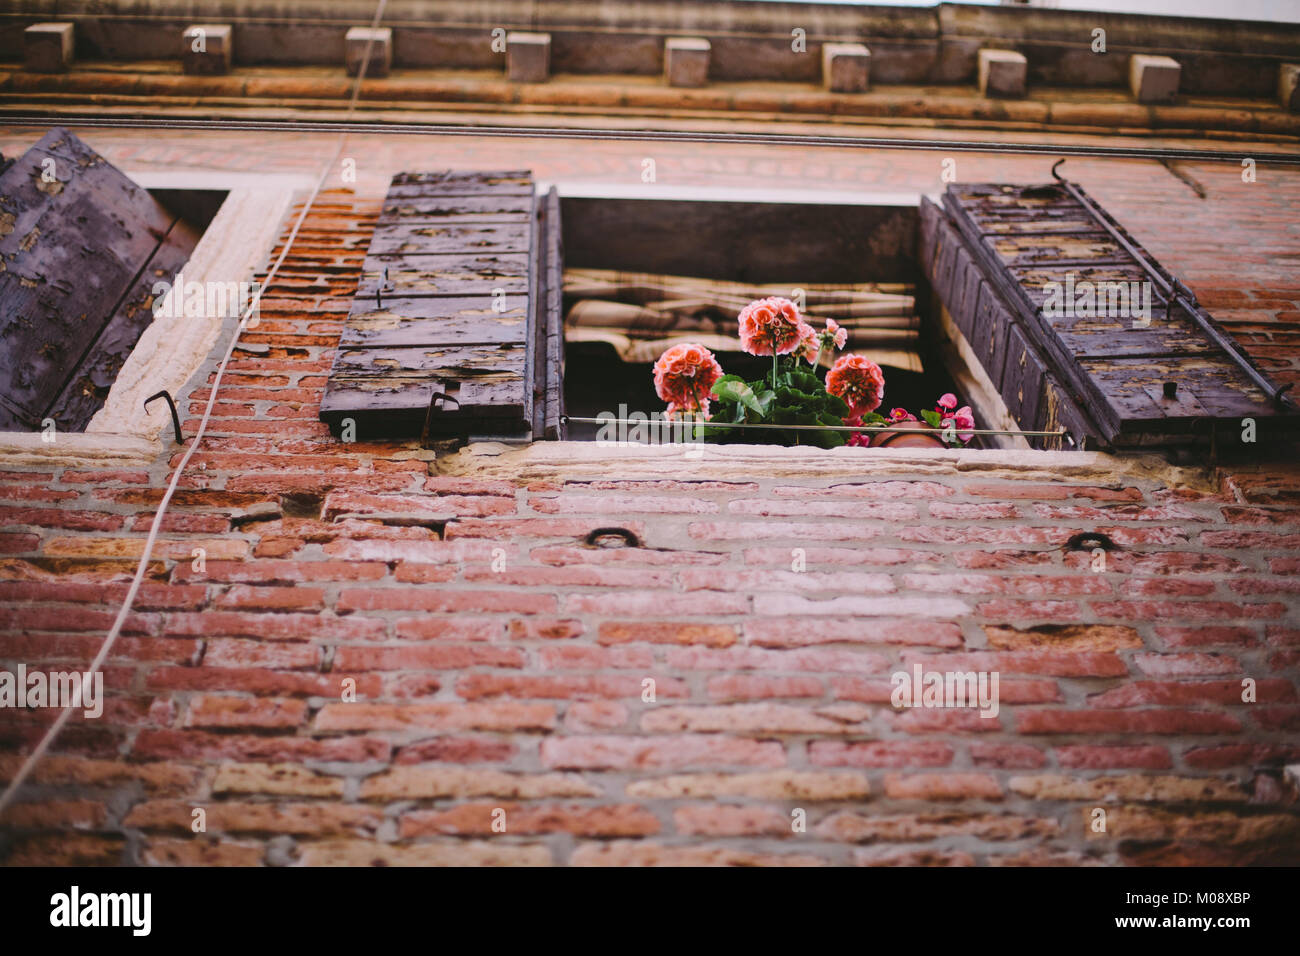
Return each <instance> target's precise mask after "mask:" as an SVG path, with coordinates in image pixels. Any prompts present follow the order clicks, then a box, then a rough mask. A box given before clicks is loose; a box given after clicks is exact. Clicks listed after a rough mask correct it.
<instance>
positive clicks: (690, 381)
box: [654, 343, 722, 418]
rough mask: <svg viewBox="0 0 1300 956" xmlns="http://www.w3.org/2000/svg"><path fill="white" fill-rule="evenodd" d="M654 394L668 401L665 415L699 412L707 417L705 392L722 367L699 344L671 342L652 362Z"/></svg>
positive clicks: (711, 386) (720, 375)
mask: <svg viewBox="0 0 1300 956" xmlns="http://www.w3.org/2000/svg"><path fill="white" fill-rule="evenodd" d="M654 375H655V393H656V394H657V395H658V396H659V397H660V398H661V399H663V400H664V401H665V402H667V403H668V411H667V415H668V417H669V418H672V417H674V416H675V415H677V414H678V413H681V412H699V413H700V415H702V416H703V417H705V418H708V417H709V397H708V396H709V392H710V389H712V388H713V383H714V382H716V381H717V380H718V379H720V378H722V366H721V365H719V364H718V360H717V359H716V358H714V357H713V353H712V352H710V351H709V350H708V349H706V348H705V347H704V346H703V345H696V344H694V343H684V344H682V345H674V346H673V347H672V348H670V349H669V350H668V351H666V352H664V354H663V355H661V356H659V361H657V362H655V366H654Z"/></svg>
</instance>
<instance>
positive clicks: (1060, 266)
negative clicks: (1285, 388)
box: [939, 184, 1297, 445]
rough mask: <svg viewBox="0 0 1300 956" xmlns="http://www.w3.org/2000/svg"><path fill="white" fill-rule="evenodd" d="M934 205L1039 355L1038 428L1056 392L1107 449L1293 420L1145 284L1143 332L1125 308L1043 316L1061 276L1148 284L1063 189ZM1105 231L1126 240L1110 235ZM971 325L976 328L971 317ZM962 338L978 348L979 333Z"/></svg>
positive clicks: (961, 191)
mask: <svg viewBox="0 0 1300 956" xmlns="http://www.w3.org/2000/svg"><path fill="white" fill-rule="evenodd" d="M1080 192H1081V193H1082V191H1080ZM1084 195H1085V197H1086V194H1084ZM944 205H945V208H946V209H947V211H948V213H949V215H950V216H951V218H952V221H953V223H954V224H955V226H956V227H957V231H958V232H959V233H960V235H961V237H962V238H963V240H964V242H965V243H966V245H967V246H968V247H969V248H970V249H971V250H972V252H973V253H974V255H975V258H976V260H977V261H978V262H979V265H980V268H981V269H982V271H983V272H984V274H985V276H986V277H987V278H988V280H989V282H990V283H991V286H992V287H993V288H996V289H997V290H998V292H999V293H1000V295H1001V296H1002V298H1004V299H1005V300H1006V301H1007V302H1009V303H1010V304H1012V306H1013V307H1014V310H1015V312H1016V313H1017V316H1016V319H1017V321H1018V322H1019V323H1020V324H1022V325H1023V329H1022V331H1023V333H1024V335H1023V336H1022V338H1025V339H1026V340H1032V341H1033V342H1034V343H1036V344H1037V345H1038V346H1040V347H1041V348H1042V349H1043V351H1044V354H1045V357H1046V359H1047V362H1048V366H1049V368H1050V369H1051V370H1052V371H1051V375H1050V376H1049V381H1050V382H1052V383H1056V384H1055V388H1056V389H1057V393H1056V394H1055V395H1054V397H1053V400H1052V401H1046V402H1045V403H1044V404H1043V412H1042V417H1044V421H1045V427H1048V428H1051V427H1055V425H1053V424H1052V422H1059V421H1060V420H1061V417H1062V416H1061V415H1058V414H1056V413H1055V412H1054V411H1053V409H1052V408H1049V406H1051V405H1052V404H1053V401H1055V399H1056V398H1059V397H1060V396H1061V395H1062V394H1063V393H1064V391H1065V390H1066V389H1067V388H1068V390H1069V391H1070V392H1073V393H1074V394H1075V395H1078V396H1080V397H1081V398H1082V404H1083V405H1084V406H1085V407H1086V408H1087V409H1088V410H1089V411H1090V413H1091V416H1090V417H1092V418H1093V419H1094V421H1095V425H1096V428H1097V429H1098V430H1099V433H1100V435H1101V437H1102V438H1103V439H1104V440H1105V441H1106V442H1107V443H1111V444H1119V445H1128V444H1132V445H1141V444H1148V443H1153V442H1157V443H1158V442H1159V441H1161V440H1162V439H1161V437H1160V436H1162V435H1164V436H1170V435H1173V436H1186V435H1187V434H1188V433H1189V432H1190V431H1191V430H1192V428H1193V426H1194V425H1196V424H1197V423H1201V422H1203V419H1205V418H1206V417H1207V416H1208V417H1211V418H1217V419H1223V420H1226V419H1232V423H1233V424H1234V425H1235V424H1237V423H1239V421H1240V419H1241V418H1243V417H1260V418H1273V419H1280V420H1285V421H1287V422H1290V423H1295V422H1296V420H1297V419H1296V415H1295V413H1294V411H1293V410H1291V409H1287V410H1285V411H1282V410H1279V409H1278V408H1277V407H1276V406H1275V405H1274V403H1273V401H1272V400H1271V399H1270V397H1269V396H1268V395H1267V394H1266V393H1265V392H1264V391H1263V390H1262V389H1261V388H1260V387H1259V386H1258V385H1256V384H1255V382H1254V381H1253V380H1252V378H1251V376H1250V374H1248V373H1247V371H1246V370H1245V369H1244V368H1243V367H1242V366H1241V365H1239V364H1238V363H1237V361H1236V360H1235V359H1234V358H1233V357H1232V356H1230V355H1229V354H1228V352H1227V351H1225V350H1224V349H1223V348H1222V347H1221V346H1219V345H1218V344H1217V343H1215V342H1214V341H1213V340H1212V339H1211V338H1210V337H1209V336H1208V335H1207V334H1206V333H1205V331H1204V329H1203V328H1202V327H1201V326H1200V324H1199V323H1198V322H1197V321H1196V319H1195V318H1194V317H1193V316H1192V315H1191V314H1190V313H1189V312H1188V311H1187V310H1186V309H1184V308H1183V307H1182V306H1180V305H1177V304H1175V305H1173V307H1172V308H1170V309H1169V311H1168V314H1166V311H1165V307H1164V304H1163V303H1162V301H1161V300H1160V298H1159V297H1158V295H1157V293H1156V289H1157V287H1156V286H1155V285H1154V283H1153V284H1152V286H1151V289H1152V297H1151V316H1150V324H1149V325H1145V326H1144V325H1140V324H1138V320H1137V319H1136V318H1135V317H1133V316H1132V314H1131V313H1132V312H1133V311H1136V310H1135V309H1133V308H1132V306H1131V307H1130V310H1129V311H1130V315H1129V316H1118V315H1114V314H1107V315H1096V314H1095V312H1096V311H1099V310H1098V309H1096V308H1094V310H1093V313H1092V314H1086V313H1085V314H1083V315H1073V314H1059V313H1057V312H1055V311H1053V313H1052V314H1048V312H1047V309H1046V305H1047V301H1048V291H1047V290H1046V289H1045V288H1044V286H1045V285H1046V284H1047V283H1049V282H1058V283H1061V284H1062V285H1064V283H1065V282H1066V277H1067V276H1068V275H1070V274H1073V277H1074V280H1075V282H1076V284H1077V283H1081V282H1084V281H1087V282H1091V283H1093V284H1094V285H1097V284H1100V283H1108V282H1125V283H1132V282H1138V283H1144V282H1148V281H1150V279H1149V276H1148V275H1147V274H1146V272H1145V271H1144V270H1143V269H1142V268H1141V266H1140V265H1139V261H1138V259H1136V258H1135V257H1134V255H1133V254H1132V253H1130V252H1129V251H1128V250H1127V249H1125V248H1124V247H1123V245H1121V244H1120V243H1119V242H1118V241H1116V239H1115V238H1114V237H1113V236H1111V235H1110V234H1109V233H1108V232H1106V230H1105V228H1104V227H1103V226H1102V224H1101V222H1099V221H1098V220H1095V219H1093V218H1092V216H1091V215H1089V213H1088V211H1087V209H1086V208H1085V206H1084V205H1083V204H1082V203H1081V202H1080V201H1079V200H1077V199H1076V198H1075V197H1074V196H1072V195H1070V194H1069V192H1068V191H1067V190H1065V189H1064V188H1063V187H1061V186H1059V185H1057V184H1049V185H1046V186H1029V187H1022V186H1009V185H1003V184H954V185H952V186H950V187H949V188H948V191H947V193H946V195H945V197H944ZM1112 222H1113V221H1112ZM1113 228H1116V229H1117V231H1119V233H1120V234H1121V235H1122V236H1124V237H1125V239H1126V240H1128V241H1130V242H1132V239H1131V237H1130V236H1129V235H1128V233H1127V232H1124V230H1123V228H1122V227H1121V226H1119V225H1118V224H1114V225H1113ZM940 242H942V240H940ZM1133 245H1134V247H1135V248H1136V249H1137V251H1138V252H1139V253H1140V254H1141V255H1142V256H1143V257H1144V258H1146V259H1147V261H1149V262H1151V263H1152V264H1153V265H1154V266H1155V267H1156V268H1157V269H1159V268H1160V267H1159V264H1158V263H1157V262H1156V261H1155V259H1154V257H1152V256H1151V255H1150V254H1149V253H1147V252H1146V251H1145V250H1143V249H1142V248H1141V247H1140V246H1139V245H1137V243H1136V242H1134V243H1133ZM942 268H943V259H942V253H941V256H940V266H939V269H940V271H942ZM1162 274H1164V275H1168V273H1167V272H1164V271H1163V270H1162ZM974 322H975V325H976V326H979V323H980V319H979V317H978V315H977V317H976V319H975V320H974ZM972 331H973V332H974V333H975V335H976V343H974V344H976V347H977V351H979V346H978V339H979V335H980V332H981V329H980V328H978V327H977V328H975V329H974V330H972ZM1017 344H1022V345H1023V344H1027V342H1026V343H1018V340H1017V339H1016V338H1015V336H1013V337H1012V347H1011V350H1012V353H1013V357H1012V359H1011V361H1014V353H1015V349H1016V345H1017ZM1168 383H1174V384H1175V385H1176V386H1177V392H1176V393H1175V397H1174V398H1172V399H1171V398H1168V397H1166V388H1167V384H1168ZM1004 397H1006V393H1005V391H1004ZM1010 404H1011V403H1010V402H1009V405H1010ZM1058 404H1059V403H1058ZM1062 407H1064V406H1062ZM1022 411H1023V409H1022ZM1017 420H1019V418H1018V419H1017ZM1022 424H1023V423H1022Z"/></svg>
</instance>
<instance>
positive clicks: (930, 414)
mask: <svg viewBox="0 0 1300 956" xmlns="http://www.w3.org/2000/svg"><path fill="white" fill-rule="evenodd" d="M921 417H922V418H924V419H925V420H926V422H927V423H928V424H929V426H930V427H931V428H938V427H939V424H940V422H942V421H943V418H942V416H940V414H939V413H938V412H936V411H934V410H932V409H927V410H926V411H923V412H921Z"/></svg>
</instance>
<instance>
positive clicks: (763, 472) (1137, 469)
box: [434, 441, 1217, 492]
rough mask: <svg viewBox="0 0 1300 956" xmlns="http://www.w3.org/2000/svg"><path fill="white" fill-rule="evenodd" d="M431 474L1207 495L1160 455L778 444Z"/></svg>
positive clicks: (462, 461) (508, 449) (599, 453)
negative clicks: (995, 484) (877, 481)
mask: <svg viewBox="0 0 1300 956" xmlns="http://www.w3.org/2000/svg"><path fill="white" fill-rule="evenodd" d="M434 471H435V473H436V474H439V475H463V476H474V477H496V478H510V479H514V480H516V481H546V480H551V479H558V480H565V479H589V478H618V479H665V478H666V479H676V480H711V481H717V480H722V481H752V480H754V479H756V478H781V479H790V480H808V479H814V480H815V479H823V478H834V479H852V478H857V479H873V478H878V477H883V476H886V475H888V476H897V475H900V474H904V475H913V476H916V475H956V474H979V475H981V476H983V477H987V478H999V477H1006V478H1011V479H1014V480H1019V481H1026V480H1030V481H1046V482H1055V481H1062V480H1095V481H1103V480H1104V481H1116V480H1120V479H1126V480H1130V479H1147V480H1151V481H1155V482H1158V483H1160V484H1161V485H1162V487H1166V488H1189V489H1194V490H1199V491H1206V492H1212V491H1214V490H1216V488H1217V485H1216V484H1215V481H1214V476H1213V473H1212V471H1211V470H1210V469H1208V468H1201V467H1184V466H1178V465H1172V464H1170V463H1169V462H1168V461H1166V460H1165V459H1164V458H1162V457H1160V456H1159V455H1144V454H1124V455H1111V454H1107V453H1104V452H1095V451H1035V450H1033V449H946V448H945V449H915V448H876V449H870V450H868V449H861V448H847V447H845V448H834V449H829V450H828V449H822V448H796V447H785V446H780V445H713V444H701V445H643V444H637V443H628V444H622V443H617V442H594V441H591V442H573V441H546V442H534V443H533V444H531V445H523V446H519V445H507V444H502V443H499V442H475V443H471V444H469V445H466V446H465V447H464V448H461V449H460V450H458V451H457V452H455V453H453V454H449V455H446V456H443V457H441V458H439V459H438V460H437V462H436V465H435V468H434Z"/></svg>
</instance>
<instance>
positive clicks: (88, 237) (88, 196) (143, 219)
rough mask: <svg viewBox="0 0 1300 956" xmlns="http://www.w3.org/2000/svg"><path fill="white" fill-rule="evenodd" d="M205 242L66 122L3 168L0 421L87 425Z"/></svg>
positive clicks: (67, 427)
mask: <svg viewBox="0 0 1300 956" xmlns="http://www.w3.org/2000/svg"><path fill="white" fill-rule="evenodd" d="M198 238H199V237H198V233H197V232H196V231H194V230H193V229H191V228H190V227H189V226H188V225H186V224H185V222H184V221H182V220H181V219H179V218H178V217H177V216H175V215H173V214H172V213H171V212H169V211H168V210H167V209H165V208H163V206H162V205H161V204H159V203H158V202H157V201H155V200H154V199H153V197H152V196H150V195H149V193H148V192H146V191H145V190H143V189H141V188H140V187H139V186H137V185H136V184H135V183H133V182H131V180H129V179H128V178H127V177H126V176H124V175H123V174H122V173H121V172H119V171H118V170H117V169H115V168H114V167H113V166H111V165H110V164H109V163H108V162H107V161H106V160H105V159H104V158H103V157H102V156H100V155H98V154H97V153H96V152H95V151H94V150H92V149H91V148H90V147H89V146H87V145H86V144H85V143H83V142H82V141H81V140H79V139H78V138H77V137H76V136H74V135H73V134H71V133H69V132H68V131H67V130H64V129H61V128H57V127H56V128H54V129H52V130H50V131H49V132H48V133H46V134H45V136H43V137H42V138H41V140H40V141H39V142H38V143H37V144H36V145H35V146H33V147H32V148H31V149H30V150H28V151H27V153H26V154H24V155H23V156H22V157H21V158H20V159H18V160H17V161H15V162H14V163H13V165H11V166H9V168H8V169H6V170H5V171H4V172H3V173H0V429H10V430H18V429H22V430H27V429H34V428H39V427H41V423H42V421H43V420H45V419H47V418H52V419H54V421H55V422H56V423H57V425H58V427H59V429H61V430H63V431H81V430H83V429H84V428H85V427H86V424H87V423H88V422H89V421H90V418H91V416H92V415H94V413H95V412H96V411H98V410H99V408H100V407H101V406H102V405H103V402H104V398H105V397H106V396H107V394H108V390H109V388H110V386H111V385H112V384H113V381H114V379H115V378H116V377H117V373H118V372H119V371H120V370H121V368H122V363H123V362H124V361H125V360H126V357H127V355H128V354H130V351H131V349H132V348H133V347H134V346H135V343H136V342H137V341H138V340H139V338H140V334H141V333H142V332H143V331H144V329H145V327H146V326H148V324H149V323H150V322H151V321H152V320H153V310H152V307H151V306H152V303H153V286H154V284H155V283H156V282H160V281H164V282H171V281H172V280H173V278H174V276H175V273H176V272H177V271H178V270H179V269H180V268H181V267H182V266H183V265H184V264H185V262H186V261H187V260H188V259H189V256H190V253H191V252H192V251H193V249H194V246H195V245H196V244H197V242H198Z"/></svg>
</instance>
